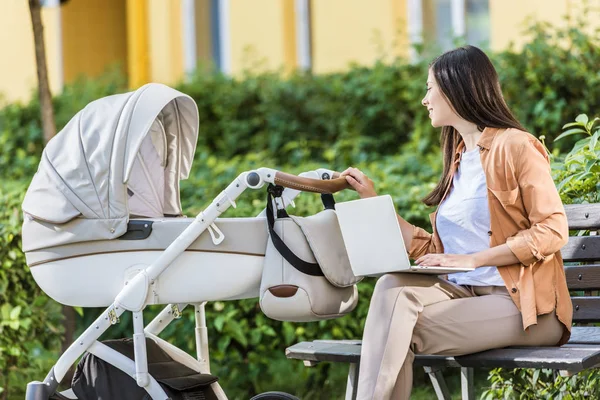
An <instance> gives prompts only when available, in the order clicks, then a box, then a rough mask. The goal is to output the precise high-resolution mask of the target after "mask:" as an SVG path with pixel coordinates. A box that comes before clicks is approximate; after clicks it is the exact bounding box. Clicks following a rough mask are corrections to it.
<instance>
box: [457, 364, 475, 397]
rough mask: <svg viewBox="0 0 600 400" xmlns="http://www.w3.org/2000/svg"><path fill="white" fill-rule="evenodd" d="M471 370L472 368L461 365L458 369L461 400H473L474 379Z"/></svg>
mask: <svg viewBox="0 0 600 400" xmlns="http://www.w3.org/2000/svg"><path fill="white" fill-rule="evenodd" d="M473 372H474V370H473V368H464V367H463V368H461V369H460V388H461V392H462V400H475V385H474V381H475V379H474V373H473Z"/></svg>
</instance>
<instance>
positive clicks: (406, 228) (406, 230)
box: [341, 167, 415, 249]
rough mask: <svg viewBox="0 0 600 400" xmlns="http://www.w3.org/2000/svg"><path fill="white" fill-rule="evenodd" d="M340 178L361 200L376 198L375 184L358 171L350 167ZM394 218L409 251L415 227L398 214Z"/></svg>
mask: <svg viewBox="0 0 600 400" xmlns="http://www.w3.org/2000/svg"><path fill="white" fill-rule="evenodd" d="M341 176H345V177H346V181H347V182H348V183H349V184H350V185H351V186H352V187H353V188H354V190H356V192H357V193H358V195H359V196H360V198H361V199H365V198H367V197H375V196H377V192H376V191H375V184H374V183H373V181H372V180H371V179H369V177H368V176H366V175H365V174H364V173H362V172H361V171H360V170H359V169H357V168H352V167H350V168H348V169H346V170H345V171H344V172H342V173H341ZM396 216H397V218H398V223H399V224H400V230H401V231H402V238H403V239H404V245H405V246H406V248H407V249H410V245H411V243H412V239H413V231H414V229H415V227H414V226H413V225H412V224H409V223H408V222H406V221H405V220H404V218H402V217H401V216H400V215H399V214H396Z"/></svg>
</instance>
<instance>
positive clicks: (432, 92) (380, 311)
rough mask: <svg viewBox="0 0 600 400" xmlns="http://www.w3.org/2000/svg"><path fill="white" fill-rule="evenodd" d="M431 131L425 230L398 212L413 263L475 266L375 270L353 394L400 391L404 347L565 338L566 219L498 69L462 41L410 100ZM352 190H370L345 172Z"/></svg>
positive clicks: (452, 350)
mask: <svg viewBox="0 0 600 400" xmlns="http://www.w3.org/2000/svg"><path fill="white" fill-rule="evenodd" d="M422 104H423V106H425V107H427V110H428V111H429V118H430V119H431V124H432V125H433V126H434V127H442V133H441V142H442V152H443V164H444V168H443V173H442V176H441V179H440V181H439V183H438V184H437V186H436V187H435V189H434V190H433V191H432V192H431V193H430V194H429V195H428V196H427V197H426V198H425V199H424V203H425V204H427V205H429V206H433V205H435V206H437V211H436V212H435V213H433V214H432V215H431V223H432V226H433V234H430V233H428V232H426V231H425V230H423V229H422V228H419V227H416V226H413V225H411V224H409V223H408V222H406V221H405V220H404V219H402V218H401V217H400V216H398V221H399V222H400V227H401V229H402V234H403V236H404V241H405V245H406V248H407V249H409V255H410V257H411V258H413V259H415V260H416V262H417V264H421V265H443V266H457V267H459V266H460V267H465V266H466V267H469V266H472V267H476V269H475V270H473V271H470V272H463V273H454V274H450V275H449V276H448V278H447V280H446V279H441V278H438V277H435V276H431V275H420V274H387V275H384V276H383V277H381V278H380V279H379V280H378V282H377V284H376V286H375V291H374V293H373V297H372V299H371V305H370V308H369V314H368V316H367V320H366V326H365V331H364V334H363V341H362V351H361V362H360V370H359V383H358V398H359V399H376V400H382V399H390V398H392V399H408V398H409V397H410V393H411V389H412V372H413V359H414V354H415V353H417V354H440V355H449V356H458V355H463V354H469V353H475V352H479V351H483V350H489V349H494V348H501V347H506V346H554V345H560V344H563V343H565V342H566V341H567V340H568V338H569V334H570V329H571V319H572V304H571V299H570V297H569V291H568V289H567V283H566V279H565V274H564V270H563V261H562V258H561V255H560V251H559V250H560V248H561V247H562V246H563V245H564V244H565V243H567V240H568V236H569V232H568V227H567V218H566V216H565V211H564V208H563V205H562V203H561V200H560V197H559V195H558V192H557V190H556V187H555V186H554V182H553V180H552V176H551V175H550V167H549V162H548V155H547V153H546V151H545V149H544V146H543V145H542V144H541V143H540V142H539V141H538V140H537V139H536V138H535V137H534V136H532V135H530V134H529V133H527V132H525V129H524V128H523V127H522V126H521V124H520V123H519V122H518V121H517V120H516V118H515V117H514V116H513V114H512V113H511V111H510V110H509V108H508V106H507V105H506V103H505V101H504V98H503V96H502V92H501V90H500V84H499V82H498V75H497V73H496V70H495V69H494V67H493V65H492V63H491V62H490V60H489V58H488V57H487V56H486V55H485V53H484V52H483V51H481V50H480V49H478V48H476V47H473V46H465V47H461V48H458V49H455V50H452V51H449V52H447V53H444V54H442V55H441V56H440V57H438V58H437V59H436V60H434V61H433V63H432V64H431V67H430V68H429V76H428V78H427V94H426V95H425V98H423V100H422ZM343 175H345V176H346V179H347V181H348V182H349V183H350V184H351V185H352V186H353V187H354V189H356V191H357V192H358V193H359V195H360V197H361V198H365V197H371V196H376V195H377V194H376V192H375V189H374V185H373V182H372V181H371V180H370V179H369V178H368V177H367V176H365V174H363V173H362V172H361V171H359V170H358V169H356V168H348V169H347V170H346V171H344V172H343Z"/></svg>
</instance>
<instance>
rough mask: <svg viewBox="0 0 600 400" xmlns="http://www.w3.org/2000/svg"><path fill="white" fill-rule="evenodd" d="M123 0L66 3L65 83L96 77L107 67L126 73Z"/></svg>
mask: <svg viewBox="0 0 600 400" xmlns="http://www.w3.org/2000/svg"><path fill="white" fill-rule="evenodd" d="M125 5H126V3H125V1H123V0H69V1H67V2H66V3H65V4H64V5H63V6H62V7H61V8H62V39H63V65H64V79H65V82H72V81H73V80H75V79H76V78H77V77H78V76H80V75H85V76H91V77H93V76H97V75H100V74H102V73H103V72H105V71H106V69H107V68H108V67H109V66H112V65H119V66H120V67H121V70H122V71H123V73H125V72H126V70H127V29H126V27H127V25H126V15H125Z"/></svg>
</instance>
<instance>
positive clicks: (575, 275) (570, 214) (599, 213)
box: [561, 203, 600, 322]
mask: <svg viewBox="0 0 600 400" xmlns="http://www.w3.org/2000/svg"><path fill="white" fill-rule="evenodd" d="M565 210H566V212H567V219H568V221H569V230H573V231H575V230H589V231H590V235H586V236H571V237H569V242H568V243H567V244H566V245H565V246H564V247H563V248H562V249H561V253H562V256H563V259H564V261H565V273H566V276H567V285H568V286H569V290H571V292H572V294H575V295H574V296H573V297H572V300H573V321H575V322H600V296H599V295H598V293H597V292H596V293H594V292H593V291H595V290H600V235H598V234H597V233H598V232H599V231H600V203H598V204H570V205H565ZM568 263H580V265H568ZM575 291H578V292H579V293H573V292H575ZM594 294H595V295H594Z"/></svg>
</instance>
